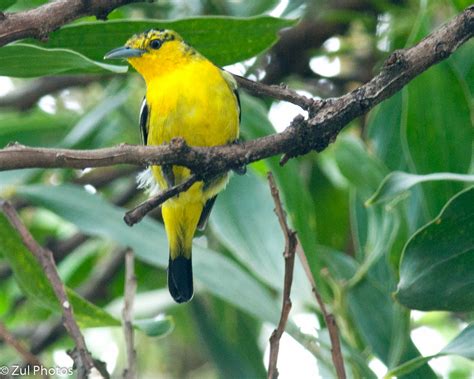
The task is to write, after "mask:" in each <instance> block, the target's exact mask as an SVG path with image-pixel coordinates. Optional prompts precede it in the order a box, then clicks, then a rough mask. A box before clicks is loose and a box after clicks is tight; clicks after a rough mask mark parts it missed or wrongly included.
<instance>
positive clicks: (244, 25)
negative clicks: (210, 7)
mask: <svg viewBox="0 0 474 379" xmlns="http://www.w3.org/2000/svg"><path fill="white" fill-rule="evenodd" d="M294 24H295V21H294V20H284V19H279V18H274V17H269V16H261V17H253V18H232V17H196V18H189V19H183V20H176V21H162V20H137V21H135V20H134V21H130V20H127V21H124V20H111V21H108V22H88V23H82V24H75V25H69V26H66V27H64V28H61V29H59V30H57V31H55V32H53V33H51V34H50V35H49V39H48V42H47V43H46V44H45V45H44V46H46V47H48V48H57V47H62V48H68V49H71V50H74V51H76V52H79V53H81V54H83V55H85V56H87V57H89V58H90V59H93V60H96V61H100V60H102V59H103V57H104V55H105V53H107V52H108V51H110V50H111V49H113V48H115V47H118V46H121V45H123V44H124V43H125V42H126V41H127V39H129V38H130V37H131V36H132V35H134V34H136V33H141V32H143V31H145V30H148V29H151V28H168V29H173V30H176V31H177V32H178V33H180V34H181V36H182V37H183V38H184V39H185V40H186V42H187V43H189V44H190V45H191V46H193V47H194V48H196V49H197V50H198V51H199V52H200V53H201V54H203V55H204V56H205V57H207V58H208V59H210V60H211V61H213V62H214V63H215V64H217V65H219V66H224V65H228V64H231V63H235V62H239V61H243V60H245V59H249V58H252V57H254V56H255V55H257V54H258V53H260V52H262V51H263V50H265V49H268V48H269V47H270V46H271V45H272V44H273V43H275V42H276V40H277V32H278V30H280V29H281V28H284V27H289V26H292V25H294ZM78 36H80V38H78ZM42 46H43V45H42Z"/></svg>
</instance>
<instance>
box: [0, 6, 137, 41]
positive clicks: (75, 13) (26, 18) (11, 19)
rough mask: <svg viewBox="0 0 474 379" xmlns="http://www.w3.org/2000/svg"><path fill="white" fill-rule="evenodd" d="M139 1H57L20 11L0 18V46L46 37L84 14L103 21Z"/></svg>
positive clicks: (5, 14)
mask: <svg viewBox="0 0 474 379" xmlns="http://www.w3.org/2000/svg"><path fill="white" fill-rule="evenodd" d="M139 1H141V0H87V1H85V0H57V1H54V2H49V3H47V4H44V5H42V6H40V7H38V8H34V9H31V10H27V11H24V12H19V13H4V14H2V17H0V46H3V45H6V44H7V43H9V42H13V41H16V40H19V39H23V38H36V39H39V40H46V39H47V38H48V35H49V33H51V32H53V31H55V30H56V29H58V28H60V27H61V26H63V25H65V24H67V23H69V22H71V21H74V20H76V19H78V18H80V17H84V16H96V17H97V18H98V19H101V20H105V19H106V18H107V15H108V14H109V13H110V12H111V11H113V10H114V9H115V8H118V7H120V6H122V5H126V4H129V3H134V2H139Z"/></svg>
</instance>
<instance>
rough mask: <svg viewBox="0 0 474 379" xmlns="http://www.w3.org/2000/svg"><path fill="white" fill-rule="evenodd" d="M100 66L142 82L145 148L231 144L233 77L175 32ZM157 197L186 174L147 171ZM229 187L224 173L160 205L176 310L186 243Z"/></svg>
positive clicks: (236, 119)
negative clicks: (122, 68)
mask: <svg viewBox="0 0 474 379" xmlns="http://www.w3.org/2000/svg"><path fill="white" fill-rule="evenodd" d="M104 59H126V60H127V61H128V63H129V64H130V65H131V66H133V67H134V68H135V70H136V71H137V72H138V73H139V74H140V75H141V76H142V77H143V79H144V81H145V84H146V94H145V97H144V99H143V102H142V106H141V111H140V116H139V125H140V130H141V135H142V140H143V143H144V144H145V145H161V144H167V143H170V142H171V141H172V140H173V139H174V138H182V139H183V140H184V141H185V142H186V144H187V145H189V146H216V145H225V144H231V143H235V142H236V141H238V137H239V126H240V118H241V116H240V99H239V95H238V92H237V83H236V81H235V79H234V78H233V76H232V74H230V73H229V72H227V71H225V70H223V69H221V68H220V67H218V66H217V65H215V64H214V63H212V62H211V61H210V60H208V59H207V58H205V57H204V56H203V55H201V54H200V53H199V52H198V51H197V50H196V49H194V48H193V47H192V46H190V45H189V44H187V43H186V42H185V41H184V40H183V38H182V37H181V36H180V35H179V34H178V33H177V32H175V31H173V30H169V29H150V30H147V31H144V32H143V33H139V34H135V35H133V36H132V37H131V38H129V39H128V40H127V42H126V43H125V45H124V46H121V47H118V48H116V49H113V50H111V51H110V52H108V53H107V54H106V55H105V57H104ZM150 171H151V173H152V180H154V181H155V182H156V183H157V184H158V186H159V188H160V189H161V190H165V189H168V188H171V187H173V186H176V185H179V184H180V183H183V182H184V181H185V180H186V179H187V178H189V176H190V175H191V174H192V173H191V171H190V170H189V169H188V168H186V167H183V166H178V165H162V166H151V170H150ZM228 179H229V174H228V173H225V174H222V175H221V176H219V177H216V178H213V179H212V180H208V181H206V182H204V181H197V182H196V183H194V184H193V185H192V186H191V187H190V188H189V189H188V190H187V191H185V192H182V193H180V194H178V195H176V196H175V197H172V198H170V199H168V200H167V201H166V202H164V203H163V204H162V215H163V222H164V225H165V231H166V235H167V238H168V245H169V261H168V289H169V292H170V294H171V296H172V297H173V299H174V300H175V301H176V302H177V303H185V302H188V301H190V300H191V299H192V297H193V293H194V289H193V274H192V258H191V257H192V241H193V237H194V234H195V232H196V230H197V229H201V230H202V229H204V228H205V226H206V224H207V220H208V218H209V215H210V213H211V210H212V207H213V205H214V203H215V201H216V197H217V194H218V193H219V192H220V191H221V190H223V189H224V187H225V186H226V184H227V182H228Z"/></svg>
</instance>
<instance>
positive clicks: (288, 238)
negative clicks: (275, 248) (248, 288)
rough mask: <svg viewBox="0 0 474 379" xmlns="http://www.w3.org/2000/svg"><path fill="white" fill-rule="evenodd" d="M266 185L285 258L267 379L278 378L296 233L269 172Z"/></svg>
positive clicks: (291, 279)
mask: <svg viewBox="0 0 474 379" xmlns="http://www.w3.org/2000/svg"><path fill="white" fill-rule="evenodd" d="M268 183H269V185H270V191H271V193H272V197H273V201H274V203H275V213H276V215H277V217H278V222H279V223H280V226H281V229H282V231H283V235H284V236H285V251H284V252H283V257H284V258H285V277H284V284H283V304H282V306H281V315H280V321H279V322H278V326H277V328H276V329H275V330H274V331H273V333H272V335H271V337H270V359H269V362H268V379H276V378H278V369H277V361H278V351H279V349H280V339H281V336H282V335H283V333H284V331H285V327H286V323H287V321H288V316H289V314H290V310H291V299H290V294H291V284H292V283H293V269H294V266H295V251H296V246H297V242H298V241H297V239H296V233H295V232H294V231H293V230H291V229H290V228H289V227H288V224H287V222H286V214H285V211H284V210H283V205H282V203H281V199H280V193H279V192H278V188H277V186H276V184H275V180H274V179H273V175H272V173H271V172H269V173H268Z"/></svg>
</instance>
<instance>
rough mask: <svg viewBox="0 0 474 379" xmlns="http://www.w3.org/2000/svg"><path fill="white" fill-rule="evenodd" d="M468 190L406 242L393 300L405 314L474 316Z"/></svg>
mask: <svg viewBox="0 0 474 379" xmlns="http://www.w3.org/2000/svg"><path fill="white" fill-rule="evenodd" d="M472 267H474V187H471V188H469V189H467V190H465V191H462V192H461V193H459V194H457V195H456V196H454V197H453V198H452V199H451V200H450V201H449V202H448V203H447V204H446V206H445V207H444V209H443V210H442V211H441V214H440V215H439V216H438V217H437V218H436V219H434V220H433V221H432V222H430V223H429V224H427V225H425V226H424V227H423V228H421V229H420V230H419V231H418V232H416V233H415V234H414V235H413V236H412V237H411V239H410V240H409V241H408V243H407V245H406V247H405V250H404V252H403V255H402V260H401V264H400V281H399V283H398V290H397V293H396V298H397V300H398V301H399V302H400V303H401V304H403V305H405V306H406V307H408V308H411V309H420V310H450V311H459V312H463V311H472V310H474V271H473V270H472Z"/></svg>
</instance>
